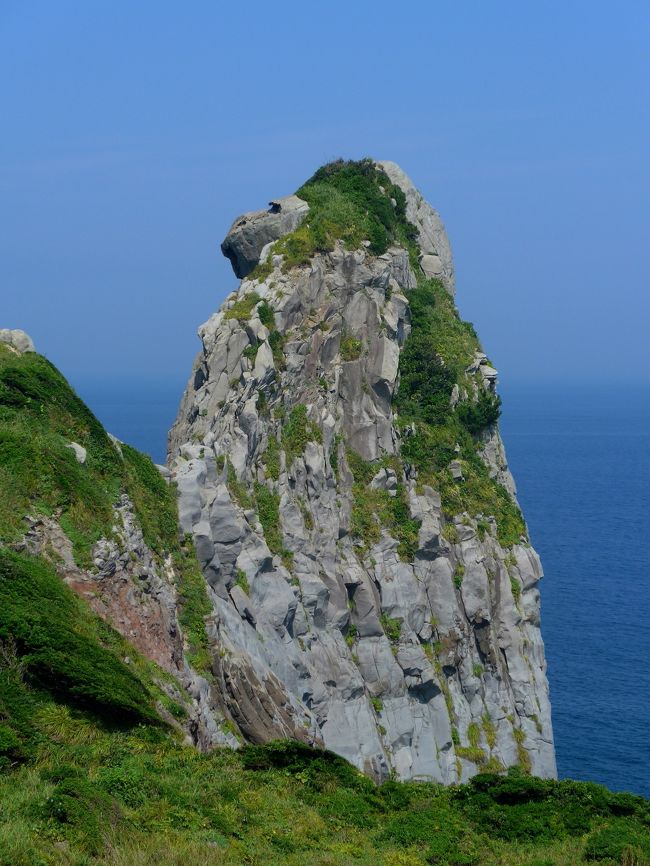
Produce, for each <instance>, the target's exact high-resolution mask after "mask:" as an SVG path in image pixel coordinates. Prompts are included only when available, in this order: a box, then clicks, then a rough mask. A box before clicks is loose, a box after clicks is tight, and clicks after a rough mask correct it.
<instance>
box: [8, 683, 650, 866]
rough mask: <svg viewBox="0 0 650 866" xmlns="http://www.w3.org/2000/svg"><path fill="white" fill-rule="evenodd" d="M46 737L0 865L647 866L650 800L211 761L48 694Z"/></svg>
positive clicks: (316, 760)
mask: <svg viewBox="0 0 650 866" xmlns="http://www.w3.org/2000/svg"><path fill="white" fill-rule="evenodd" d="M33 724H34V728H35V730H36V731H37V733H38V737H39V745H38V748H37V750H36V753H35V754H34V756H33V757H32V758H31V759H30V761H28V762H27V763H25V764H23V765H22V766H17V767H14V768H12V769H8V770H5V772H4V774H1V775H0V802H1V803H2V811H1V813H0V866H37V864H38V866H40V864H43V866H45V864H48V866H50V864H65V866H90V864H111V866H145V864H147V866H171V864H177V866H181V864H182V866H189V864H201V866H203V864H206V866H211V864H215V866H216V864H224V866H225V864H229V866H235V864H259V866H262V864H263V866H275V864H278V866H279V864H286V866H352V864H356V866H425V864H449V866H461V864H463V866H469V864H477V866H478V864H486V866H487V864H490V866H497V864H504V866H507V864H513V866H514V864H517V866H551V864H563V866H570V864H571V866H572V864H576V863H579V862H584V861H587V862H594V863H601V864H627V866H632V864H648V863H650V832H649V831H650V804H648V802H647V801H644V800H642V799H641V798H638V797H633V796H631V795H627V794H611V793H609V792H608V791H607V790H605V789H604V788H601V787H599V786H597V785H591V784H586V783H576V782H545V781H541V780H537V779H532V778H530V777H527V776H523V775H509V776H507V777H498V776H478V777H476V778H475V779H474V780H473V782H472V783H471V784H470V785H466V786H463V787H459V788H443V787H440V786H436V785H431V784H422V783H410V784H401V783H394V782H387V783H385V784H384V785H383V786H381V787H376V786H375V785H374V784H373V783H372V782H371V781H370V780H368V779H367V778H366V777H364V776H363V775H361V774H360V773H358V772H357V771H356V770H355V769H354V768H352V767H351V766H350V765H349V764H347V763H346V762H345V761H343V760H342V759H340V758H337V757H335V756H333V755H331V754H330V753H325V752H316V751H313V750H310V749H308V748H307V747H305V746H302V745H300V744H297V743H284V742H282V743H277V744H270V745H269V746H266V747H247V748H245V749H243V750H242V751H241V752H239V753H234V752H230V751H228V750H218V751H216V752H213V753H212V754H210V755H200V754H199V753H198V752H196V751H195V750H194V749H192V748H190V747H187V746H182V745H181V744H180V743H178V742H177V741H175V740H174V738H173V737H171V736H170V735H169V734H168V733H167V732H165V731H164V730H162V729H161V728H160V727H152V726H149V725H145V724H138V725H133V726H131V727H129V728H123V729H117V728H115V727H112V728H111V727H107V726H106V725H105V724H104V723H102V722H100V721H99V719H98V718H96V717H93V716H91V715H89V714H88V713H87V712H85V711H81V710H79V709H72V708H71V707H70V706H69V705H68V704H66V703H65V702H62V701H60V700H55V699H45V698H42V699H39V703H38V708H37V710H36V712H35V714H34V716H33Z"/></svg>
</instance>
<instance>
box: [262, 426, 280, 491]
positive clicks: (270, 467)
mask: <svg viewBox="0 0 650 866" xmlns="http://www.w3.org/2000/svg"><path fill="white" fill-rule="evenodd" d="M262 463H263V464H264V466H265V469H266V474H267V475H268V477H269V478H272V479H273V480H274V481H277V480H278V478H279V477H280V445H279V443H278V440H277V439H276V438H275V436H274V435H273V433H270V434H269V441H268V444H267V446H266V450H265V451H264V453H263V454H262Z"/></svg>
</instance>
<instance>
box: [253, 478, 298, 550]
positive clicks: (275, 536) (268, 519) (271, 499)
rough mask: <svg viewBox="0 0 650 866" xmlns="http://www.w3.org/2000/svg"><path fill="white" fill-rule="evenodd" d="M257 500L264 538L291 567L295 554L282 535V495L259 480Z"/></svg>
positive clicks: (256, 492)
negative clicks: (287, 548)
mask: <svg viewBox="0 0 650 866" xmlns="http://www.w3.org/2000/svg"><path fill="white" fill-rule="evenodd" d="M254 490H255V502H256V503H257V513H258V515H259V518H260V523H261V524H262V529H263V530H264V538H265V539H266V543H267V544H268V547H269V550H270V551H271V553H275V554H277V555H278V556H280V557H282V560H283V562H284V564H285V565H286V566H287V567H290V565H291V561H292V558H293V554H292V553H291V551H289V550H286V549H285V546H284V538H283V536H282V524H281V523H280V497H279V496H278V494H277V493H274V492H273V491H272V490H269V488H268V487H267V486H266V485H265V484H260V483H259V482H258V481H256V482H255V485H254Z"/></svg>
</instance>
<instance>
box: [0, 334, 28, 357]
mask: <svg viewBox="0 0 650 866" xmlns="http://www.w3.org/2000/svg"><path fill="white" fill-rule="evenodd" d="M0 343H5V344H6V345H8V346H10V347H11V348H12V349H13V350H14V351H16V352H19V353H20V354H21V355H22V354H23V352H35V351H36V350H35V349H34V343H33V341H32V338H31V337H30V336H29V334H26V333H25V331H21V330H20V329H19V328H16V329H14V330H12V329H11V328H0Z"/></svg>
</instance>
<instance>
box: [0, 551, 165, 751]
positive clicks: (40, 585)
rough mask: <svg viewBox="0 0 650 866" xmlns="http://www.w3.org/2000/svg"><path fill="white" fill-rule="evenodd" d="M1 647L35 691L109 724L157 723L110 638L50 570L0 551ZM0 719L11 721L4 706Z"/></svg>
mask: <svg viewBox="0 0 650 866" xmlns="http://www.w3.org/2000/svg"><path fill="white" fill-rule="evenodd" d="M0 640H1V641H2V642H3V644H5V645H8V644H11V645H13V646H15V648H16V653H17V656H18V657H19V658H20V661H21V665H22V668H23V670H24V673H25V676H26V677H27V678H28V679H29V680H30V681H31V682H33V683H34V684H35V685H36V686H38V687H40V688H44V689H46V690H47V691H49V692H51V693H52V694H55V695H60V696H62V697H63V698H64V699H65V700H67V701H69V702H72V703H75V704H79V705H81V706H85V707H88V708H90V709H92V710H93V711H94V712H96V713H98V714H99V715H101V716H103V717H105V718H108V719H110V720H112V721H114V722H116V721H130V722H134V721H148V722H153V721H155V720H156V719H157V717H156V714H155V711H154V709H153V707H152V702H151V699H150V695H149V693H148V690H147V688H146V687H145V686H144V684H143V682H142V681H141V680H140V679H139V677H138V676H137V675H136V674H135V673H134V672H133V671H132V670H131V669H130V668H129V667H128V666H127V665H125V664H124V662H123V661H122V660H121V659H120V658H119V656H118V654H117V650H119V648H120V645H121V643H122V640H121V638H120V637H119V635H117V632H114V631H113V629H111V628H110V626H108V625H107V624H106V623H105V622H104V621H103V620H101V619H99V617H97V616H95V615H93V614H91V613H90V611H89V609H88V608H87V606H86V605H85V603H84V602H83V601H82V600H81V599H79V598H78V597H77V596H76V595H75V594H74V593H73V591H72V590H71V589H69V588H68V587H67V586H66V585H65V584H64V583H63V582H62V580H61V578H60V577H59V576H58V575H57V573H56V572H55V571H54V569H53V567H52V566H50V565H48V564H47V563H45V562H44V561H43V560H41V559H38V558H34V557H28V556H26V555H22V554H18V553H13V552H11V551H9V550H6V549H0ZM4 682H5V679H4V678H2V677H0V683H1V684H2V686H4ZM6 700H7V696H6V694H5V695H4V696H3V695H0V702H2V704H5V702H6ZM9 703H10V706H11V698H9ZM2 713H3V710H2V709H0V716H1V714H2ZM4 714H5V715H7V716H8V717H9V719H10V720H11V719H12V717H13V714H12V713H11V711H10V710H9V712H8V711H7V709H6V707H5V709H4ZM18 734H19V735H20V731H19V732H18Z"/></svg>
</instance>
